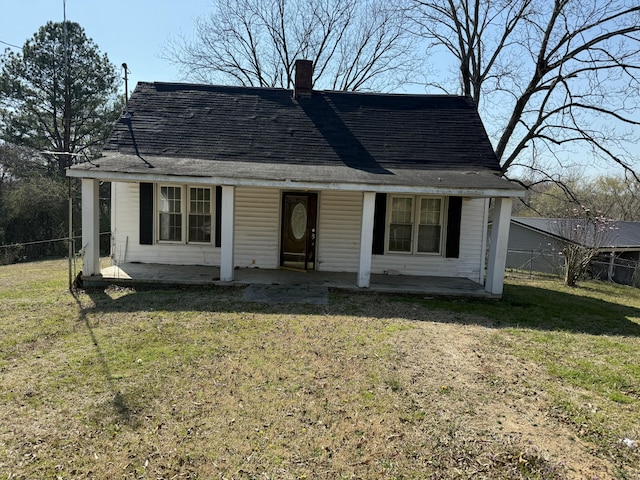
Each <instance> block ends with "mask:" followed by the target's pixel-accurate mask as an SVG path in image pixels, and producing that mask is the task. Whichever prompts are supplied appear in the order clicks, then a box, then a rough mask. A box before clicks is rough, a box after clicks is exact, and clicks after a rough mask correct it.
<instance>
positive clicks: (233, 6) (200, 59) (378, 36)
mask: <svg viewBox="0 0 640 480" xmlns="http://www.w3.org/2000/svg"><path fill="white" fill-rule="evenodd" d="M400 1H403V0H398V1H395V2H387V1H384V0H271V1H268V0H267V1H265V0H213V1H212V11H211V12H210V13H209V14H208V15H206V16H202V17H200V18H198V19H197V20H196V22H195V35H194V37H193V38H191V39H188V38H184V37H183V38H177V39H175V38H174V39H173V40H171V41H170V42H169V44H168V46H167V49H166V51H165V58H166V59H168V60H169V61H171V62H172V63H174V64H176V65H178V66H179V67H180V68H181V70H182V74H183V75H184V77H185V78H188V79H192V80H196V81H200V82H207V83H229V82H232V83H234V84H240V85H245V86H260V87H283V88H291V87H292V85H293V76H294V71H293V68H294V62H295V60H296V59H302V58H304V59H307V60H312V61H313V65H314V76H313V81H314V84H315V85H316V87H318V88H327V89H332V90H363V89H365V90H391V89H395V88H397V87H399V86H400V85H402V84H404V83H406V81H407V78H408V76H409V74H412V73H414V71H415V67H416V64H417V62H416V61H415V60H416V55H415V53H416V50H415V44H416V41H417V39H416V38H414V37H412V36H411V35H409V32H407V31H406V30H405V28H404V24H405V23H406V22H405V20H406V18H405V15H406V12H407V11H406V9H403V8H399V3H400Z"/></svg>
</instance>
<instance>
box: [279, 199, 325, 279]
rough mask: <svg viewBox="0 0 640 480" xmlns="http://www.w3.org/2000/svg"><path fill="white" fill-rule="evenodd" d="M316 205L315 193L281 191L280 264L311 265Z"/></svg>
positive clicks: (312, 267)
mask: <svg viewBox="0 0 640 480" xmlns="http://www.w3.org/2000/svg"><path fill="white" fill-rule="evenodd" d="M317 207H318V194H317V193H306V192H302V193H291V192H287V193H283V194H282V232H281V240H280V265H281V266H283V267H288V268H295V269H299V270H314V269H315V266H316V218H317Z"/></svg>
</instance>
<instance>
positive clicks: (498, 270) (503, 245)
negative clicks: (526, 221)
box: [484, 198, 512, 295]
mask: <svg viewBox="0 0 640 480" xmlns="http://www.w3.org/2000/svg"><path fill="white" fill-rule="evenodd" d="M511 203H512V200H511V198H496V199H495V204H494V206H493V223H492V226H491V244H490V246H489V263H488V265H487V279H486V282H485V285H484V289H485V290H486V291H487V292H489V293H491V294H493V295H502V289H503V287H504V268H505V265H506V263H507V249H508V246H509V224H510V223H511Z"/></svg>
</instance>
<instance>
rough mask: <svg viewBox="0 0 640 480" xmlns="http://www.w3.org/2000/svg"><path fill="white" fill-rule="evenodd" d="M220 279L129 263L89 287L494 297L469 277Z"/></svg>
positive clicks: (242, 275) (214, 271) (264, 275)
mask: <svg viewBox="0 0 640 480" xmlns="http://www.w3.org/2000/svg"><path fill="white" fill-rule="evenodd" d="M219 278H220V269H219V268H218V267H211V266H201V265H165V264H151V263H125V264H121V265H114V266H111V267H107V268H104V269H103V270H102V279H100V278H99V277H98V278H93V279H85V284H88V285H91V283H93V282H96V281H97V282H100V280H101V283H106V284H118V285H143V284H147V285H148V284H152V285H223V286H224V285H227V286H229V285H231V286H246V285H255V284H259V285H285V286H295V285H300V286H302V285H316V286H325V287H327V288H337V289H342V290H358V291H372V292H389V293H412V294H425V295H444V296H465V297H488V298H491V297H493V296H492V295H491V294H489V293H487V292H486V291H485V290H484V288H483V287H482V285H480V284H478V283H476V282H474V281H472V280H469V279H466V278H449V277H419V276H413V275H379V274H373V275H371V285H370V287H369V288H366V289H365V288H359V287H358V286H357V285H356V274H355V273H339V272H315V271H312V272H298V271H291V270H284V269H278V270H264V269H258V268H239V269H236V270H235V272H234V280H233V282H220V280H219ZM87 281H88V282H87Z"/></svg>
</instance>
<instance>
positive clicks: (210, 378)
mask: <svg viewBox="0 0 640 480" xmlns="http://www.w3.org/2000/svg"><path fill="white" fill-rule="evenodd" d="M65 281H66V271H65V265H64V262H42V263H33V264H24V265H16V266H6V267H0V329H1V331H2V336H0V382H1V385H2V390H1V391H0V406H1V409H0V478H5V479H8V478H25V479H27V478H29V479H30V478H64V479H67V478H149V479H151V478H153V479H158V478H166V479H169V478H227V479H232V478H233V479H240V478H255V479H267V478H271V479H273V478H278V479H302V478H308V479H311V478H326V479H329V478H389V479H391V478H395V479H400V478H403V479H411V478H415V479H419V478H420V479H422V478H434V479H438V478H443V479H444V478H498V479H500V478H505V479H506V478H509V479H511V478H514V479H516V478H539V479H556V478H557V479H563V478H590V479H595V478H600V479H604V478H621V479H623V478H628V479H631V478H637V476H638V475H640V470H639V469H638V463H639V460H640V456H639V455H638V449H637V448H629V447H627V446H625V445H624V444H621V443H620V442H619V440H620V439H624V438H630V439H639V437H640V431H639V430H638V425H639V424H640V418H639V417H638V410H639V408H638V407H639V406H640V400H639V398H638V392H637V391H632V390H633V388H632V387H630V386H629V382H635V383H634V385H638V384H639V383H640V371H638V369H637V367H634V365H635V366H637V365H638V361H637V360H638V347H639V346H640V345H639V344H640V340H639V338H640V335H639V334H638V331H639V329H638V317H640V315H638V308H639V307H640V296H639V295H638V294H637V293H636V291H632V290H618V289H616V288H613V287H608V286H607V287H606V288H607V289H610V290H606V291H603V290H599V287H598V286H597V285H595V284H594V285H591V284H589V285H588V286H587V288H584V289H581V290H580V291H579V292H577V291H576V292H574V291H568V292H564V291H560V292H559V293H558V291H557V289H556V290H553V289H555V288H556V286H555V285H553V284H549V283H543V284H541V285H535V286H534V287H531V285H524V284H522V285H519V284H518V283H517V282H515V283H514V282H512V284H511V285H509V287H508V290H507V295H506V296H505V300H504V301H503V302H481V301H473V302H460V301H452V300H439V299H432V300H425V299H421V298H419V297H389V296H379V295H371V294H345V293H340V292H333V293H332V294H331V298H330V304H329V305H325V306H311V305H308V306H305V305H302V306H301V305H293V306H284V305H261V304H251V303H244V302H242V301H241V292H240V291H239V290H236V289H169V290H138V291H136V290H133V289H119V288H110V289H107V290H106V291H95V292H86V293H81V294H79V295H77V296H76V297H74V296H72V295H70V294H69V293H68V292H67V291H66V289H65ZM528 288H534V289H535V293H538V294H540V295H542V296H543V298H546V299H547V303H550V305H546V307H545V308H546V310H545V311H546V312H547V316H549V312H554V311H555V312H559V313H557V315H558V317H559V318H558V319H557V320H555V321H554V320H553V319H550V318H544V319H541V321H540V323H539V324H538V325H537V326H535V325H532V324H531V322H535V320H534V319H532V318H530V317H531V316H532V315H534V314H536V313H537V314H541V313H540V312H533V313H531V312H530V310H532V308H531V306H530V305H529V306H527V305H524V306H523V305H522V303H524V302H526V301H532V298H533V297H532V295H533V294H534V292H533V291H530V290H527V289H528ZM557 288H558V289H560V290H561V287H557ZM545 291H546V294H544V292H545ZM540 292H542V293H540ZM558 295H561V296H560V297H558ZM585 298H586V299H587V300H588V302H587V303H586V304H585V303H584V302H585V300H584V299H585ZM527 299H528V300H527ZM571 301H572V302H573V308H572V307H571ZM554 302H555V305H554ZM563 302H567V305H566V306H564V303H563ZM591 302H592V303H591ZM579 305H582V306H583V307H584V306H585V305H586V307H585V308H587V310H588V312H587V313H583V315H582V316H583V318H585V315H594V316H595V317H598V318H600V317H602V319H601V322H602V325H605V326H604V327H600V328H601V329H605V330H606V331H597V332H596V331H595V330H594V329H595V327H589V328H587V329H586V330H587V331H586V332H583V331H578V329H577V328H576V327H575V326H572V325H573V323H571V322H573V320H572V319H571V318H569V316H568V314H562V313H560V312H561V311H565V310H566V311H575V310H576V309H577V308H578V307H577V306H579ZM611 305H615V306H617V307H616V308H614V309H613V310H612V309H611V308H610V307H611ZM554 306H555V308H554ZM561 306H562V308H560V307H561ZM620 309H622V310H620ZM525 311H527V312H525ZM610 311H613V313H612V314H611V315H609V316H608V317H607V318H604V317H603V315H604V313H603V312H610ZM589 312H590V313H589ZM515 317H518V318H515ZM609 317H610V318H609ZM587 320H589V322H590V321H591V320H590V319H587ZM623 320H624V321H623ZM607 322H608V323H607ZM624 322H627V323H624ZM519 323H523V325H519ZM553 325H556V327H557V328H553ZM616 328H618V329H620V328H622V329H623V333H621V332H620V331H618V332H616V331H615V329H616ZM589 329H591V331H589ZM585 348H587V349H588V352H585V351H584V349H585ZM612 359H613V365H611V362H612ZM581 362H582V363H581ZM585 362H587V363H585ZM607 362H609V363H608V364H607V366H604V364H605V363H607ZM598 365H600V367H601V368H600V372H602V378H601V379H600V383H599V384H596V385H593V386H590V382H591V381H592V380H593V379H594V378H599V377H598V369H597V366H598ZM580 366H582V367H580ZM581 368H584V369H585V370H586V371H587V372H588V374H587V375H586V376H585V377H584V378H581V377H580V375H578V373H579V372H580V371H581V370H580V369H581ZM634 368H635V369H634ZM614 373H615V375H617V377H615V375H614ZM614 377H615V378H617V380H616V379H615V378H614ZM616 381H617V382H619V383H620V388H619V389H618V390H617V393H616V392H614V391H613V390H612V388H613V387H611V385H612V384H611V382H614V383H615V382H616Z"/></svg>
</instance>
